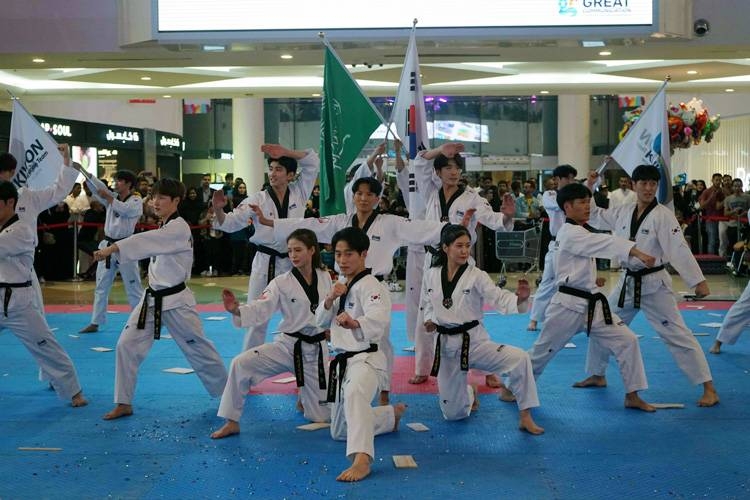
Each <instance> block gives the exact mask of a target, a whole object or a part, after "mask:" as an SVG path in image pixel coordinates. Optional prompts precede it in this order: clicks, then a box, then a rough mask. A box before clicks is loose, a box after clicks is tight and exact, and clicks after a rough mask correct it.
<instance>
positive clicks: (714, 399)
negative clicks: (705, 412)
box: [698, 380, 719, 407]
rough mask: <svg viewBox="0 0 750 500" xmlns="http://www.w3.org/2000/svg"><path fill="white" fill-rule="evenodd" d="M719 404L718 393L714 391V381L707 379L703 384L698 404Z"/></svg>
mask: <svg viewBox="0 0 750 500" xmlns="http://www.w3.org/2000/svg"><path fill="white" fill-rule="evenodd" d="M717 404H719V395H718V394H717V393H716V389H715V388H714V383H713V381H712V380H709V381H708V382H706V383H705V384H703V396H701V398H700V399H699V400H698V406H704V407H705V406H714V405H717Z"/></svg>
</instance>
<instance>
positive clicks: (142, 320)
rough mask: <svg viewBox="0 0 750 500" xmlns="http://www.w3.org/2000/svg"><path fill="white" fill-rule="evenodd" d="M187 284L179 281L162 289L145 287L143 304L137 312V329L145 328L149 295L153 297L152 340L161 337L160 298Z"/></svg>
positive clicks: (179, 290) (176, 291) (181, 288)
mask: <svg viewBox="0 0 750 500" xmlns="http://www.w3.org/2000/svg"><path fill="white" fill-rule="evenodd" d="M185 288H187V286H185V283H184V282H183V283H180V284H179V285H175V286H172V287H169V288H164V289H162V290H154V289H153V288H151V287H150V286H149V287H147V288H146V294H145V295H144V296H143V304H142V305H141V311H140V313H138V324H137V325H136V326H137V328H138V329H139V330H143V329H144V328H146V314H147V313H148V298H149V296H152V297H154V340H159V338H161V308H162V299H163V298H164V297H168V296H170V295H174V294H176V293H180V292H181V291H183V290H184V289H185Z"/></svg>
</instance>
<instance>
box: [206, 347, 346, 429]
mask: <svg viewBox="0 0 750 500" xmlns="http://www.w3.org/2000/svg"><path fill="white" fill-rule="evenodd" d="M282 335H283V334H282ZM318 352H319V351H318V345H317V344H307V343H304V342H303V343H302V358H303V366H304V374H305V385H304V386H302V387H300V389H299V397H300V401H301V403H302V406H303V408H304V415H305V418H306V419H308V420H311V421H313V422H328V421H329V420H330V419H331V410H330V408H329V406H328V404H327V403H326V390H325V389H320V386H319V385H318ZM326 352H328V347H327V346H325V345H324V346H323V353H324V356H325V353H326ZM327 361H328V358H327V357H326V358H325V359H324V366H325V369H326V380H328V376H327V370H328V362H327ZM285 372H292V373H294V344H293V343H290V344H287V343H282V342H272V343H270V344H263V345H262V346H258V347H255V348H253V349H250V350H248V351H245V352H242V353H240V354H239V355H237V356H235V358H234V359H233V360H232V364H231V366H230V368H229V378H228V379H227V385H226V387H224V393H223V394H222V395H221V404H219V412H218V415H219V416H220V417H223V418H226V419H229V420H234V421H235V422H239V420H240V417H241V416H242V409H243V407H244V406H245V398H246V397H247V393H248V391H249V390H250V387H252V386H254V385H258V384H260V383H261V382H263V381H264V380H265V379H267V378H269V377H272V376H274V375H278V374H279V373H285Z"/></svg>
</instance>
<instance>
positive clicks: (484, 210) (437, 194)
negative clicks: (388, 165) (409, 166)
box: [414, 153, 513, 375]
mask: <svg viewBox="0 0 750 500" xmlns="http://www.w3.org/2000/svg"><path fill="white" fill-rule="evenodd" d="M422 154H423V153H419V154H418V155H417V157H416V158H415V159H414V176H415V178H416V180H417V186H418V188H419V192H420V193H421V195H422V196H423V198H424V200H425V215H424V218H425V220H432V221H443V222H450V223H451V224H461V221H462V220H463V218H464V215H465V214H466V211H467V210H469V209H472V208H473V209H476V212H475V213H474V215H473V216H472V218H471V221H470V222H469V226H468V227H467V229H468V230H469V234H470V235H471V241H472V242H476V241H477V232H476V228H477V224H478V223H480V222H481V223H482V225H483V226H486V227H488V228H489V229H491V230H493V231H512V230H513V218H512V217H507V216H506V215H505V214H503V213H501V212H494V211H493V210H492V207H491V206H490V202H489V201H487V200H486V199H484V198H482V197H481V196H479V195H478V194H477V193H476V192H475V191H473V190H471V189H465V190H461V189H459V190H458V191H457V192H456V194H454V195H453V196H452V197H451V199H449V200H445V199H444V198H443V190H442V187H443V184H442V181H441V180H440V177H438V175H437V174H436V173H435V167H434V160H426V159H425V158H424V157H423V156H422ZM430 262H431V258H430V256H429V255H428V256H426V257H425V262H424V268H423V270H424V271H423V272H427V269H428V268H429V266H430ZM470 262H473V260H471V259H470ZM414 340H415V343H414V355H415V358H416V359H415V362H414V370H415V374H416V375H428V374H429V373H430V367H431V366H432V359H433V357H434V356H435V352H434V342H433V341H434V339H433V338H432V335H429V334H428V333H427V331H425V329H424V319H423V318H422V312H421V311H420V314H419V316H418V318H417V322H416V325H415V333H414Z"/></svg>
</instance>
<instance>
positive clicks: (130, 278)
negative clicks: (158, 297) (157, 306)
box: [91, 240, 143, 326]
mask: <svg viewBox="0 0 750 500" xmlns="http://www.w3.org/2000/svg"><path fill="white" fill-rule="evenodd" d="M106 246H107V241H106V240H102V242H101V243H100V244H99V249H100V250H101V249H102V248H105V247H106ZM117 271H119V272H120V275H121V276H122V284H123V286H124V287H125V293H126V294H127V296H128V304H130V308H131V309H134V308H135V307H136V306H137V305H138V304H139V303H140V302H141V297H142V296H143V286H141V270H140V268H139V267H138V261H137V260H134V261H129V262H124V263H121V262H118V260H117V258H116V257H115V256H112V257H111V258H110V264H109V269H107V263H106V261H100V262H99V264H98V265H97V266H96V289H94V307H93V309H92V311H91V323H92V324H94V325H100V326H101V325H103V324H105V323H106V322H107V304H108V302H109V292H110V290H112V283H114V281H115V276H117Z"/></svg>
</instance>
